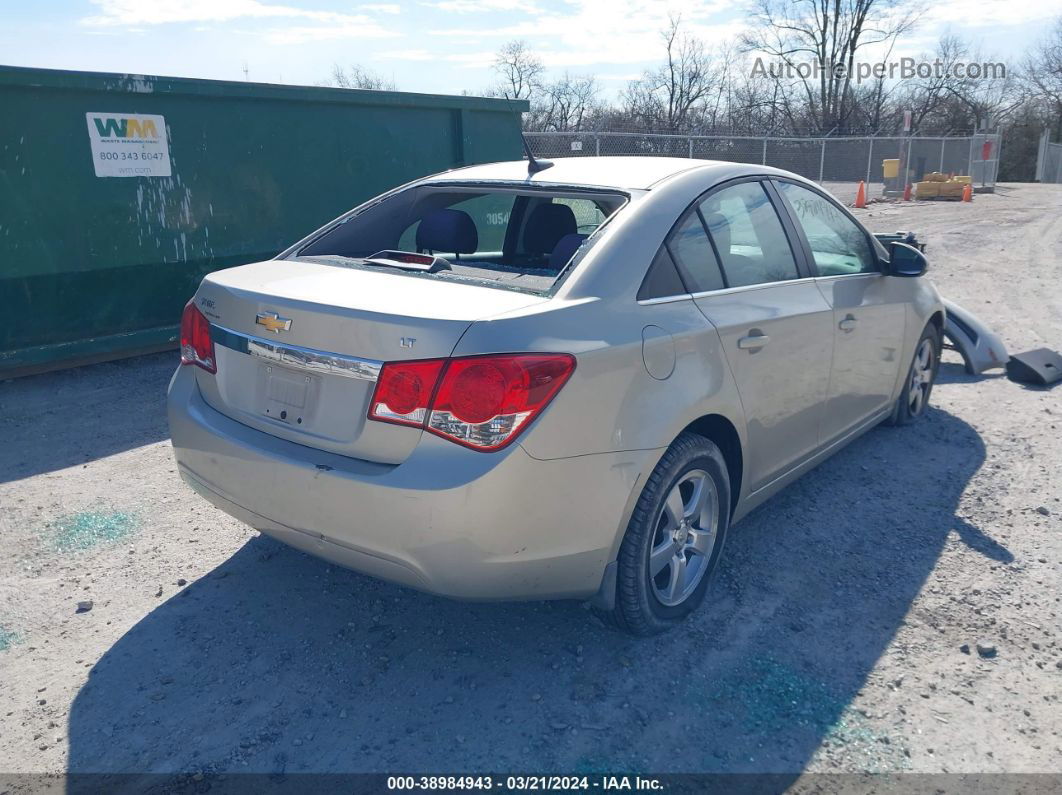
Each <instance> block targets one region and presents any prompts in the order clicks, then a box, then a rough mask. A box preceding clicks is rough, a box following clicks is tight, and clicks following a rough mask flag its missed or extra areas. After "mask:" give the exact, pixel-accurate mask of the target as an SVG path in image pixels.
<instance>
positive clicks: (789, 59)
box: [742, 0, 920, 132]
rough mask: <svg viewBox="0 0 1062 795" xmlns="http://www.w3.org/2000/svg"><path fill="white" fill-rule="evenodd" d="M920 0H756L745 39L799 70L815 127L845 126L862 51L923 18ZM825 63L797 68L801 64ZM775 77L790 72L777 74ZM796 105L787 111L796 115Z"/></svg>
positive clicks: (754, 48)
mask: <svg viewBox="0 0 1062 795" xmlns="http://www.w3.org/2000/svg"><path fill="white" fill-rule="evenodd" d="M919 12H920V6H919V5H918V0H755V2H754V4H753V12H752V19H753V27H752V28H751V29H750V30H749V31H748V32H747V33H746V34H745V35H744V36H743V38H742V41H743V43H744V45H745V47H746V48H748V49H749V50H751V51H755V52H759V53H763V54H764V55H766V56H767V57H768V58H770V59H774V60H777V61H778V62H780V63H781V64H784V65H787V66H788V67H790V68H791V69H792V70H794V73H795V75H796V76H795V77H794V78H793V80H794V81H795V82H796V84H797V85H798V86H799V89H800V93H801V95H802V96H801V99H802V102H801V103H800V106H801V107H800V108H799V110H800V111H801V112H802V113H803V114H806V116H807V118H808V122H809V124H810V125H811V126H813V127H816V128H818V130H819V131H822V132H829V131H831V130H834V129H841V128H844V127H846V125H847V124H848V122H849V120H850V117H851V116H852V112H853V109H854V108H853V105H854V102H853V99H854V97H853V91H852V80H853V76H854V75H855V67H856V57H857V55H858V54H859V52H860V51H861V50H864V49H865V48H867V47H870V46H873V45H878V44H882V43H885V44H891V43H893V42H895V41H896V39H897V38H899V37H900V36H901V35H903V34H904V33H906V32H907V31H909V30H910V29H911V28H912V27H913V26H914V24H915V22H916V21H917V19H918V16H919ZM812 61H814V62H816V63H817V65H818V66H819V67H820V68H817V69H811V70H808V69H806V68H805V69H803V70H802V71H796V67H797V66H798V65H799V64H803V65H805V66H810V65H811V62H812ZM771 77H772V78H773V79H775V80H779V81H780V80H785V79H787V78H788V75H779V74H777V73H775V74H772V75H771ZM794 110H795V109H794V108H787V109H786V112H787V114H788V115H790V116H792V117H794V118H796V117H797V113H796V112H794Z"/></svg>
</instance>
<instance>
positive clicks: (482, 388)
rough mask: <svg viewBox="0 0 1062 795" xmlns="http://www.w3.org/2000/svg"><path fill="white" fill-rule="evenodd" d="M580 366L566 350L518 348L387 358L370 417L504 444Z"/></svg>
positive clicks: (456, 438) (475, 443)
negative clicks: (464, 354)
mask: <svg viewBox="0 0 1062 795" xmlns="http://www.w3.org/2000/svg"><path fill="white" fill-rule="evenodd" d="M574 369H575V357H574V356H571V355H569V354H566V353H513V354H491V355H488V356H469V357H465V358H458V359H427V360H421V361H414V362H388V363H387V364H385V365H384V366H383V368H382V369H381V370H380V378H379V380H378V381H377V384H376V390H375V392H374V393H373V396H372V401H371V403H370V405H369V419H373V420H382V421H383V422H395V423H399V424H401V425H413V426H418V427H423V428H426V429H427V430H429V431H431V432H432V433H434V434H437V435H439V436H442V437H443V438H445V439H449V440H451V441H453V442H457V443H458V444H462V445H465V446H466V447H471V448H472V449H474V450H499V449H501V448H502V447H505V446H506V445H507V444H509V443H510V442H512V441H513V440H514V439H516V437H517V436H519V435H520V432H521V431H522V430H523V429H524V428H525V427H527V425H529V424H530V423H531V421H532V420H533V419H534V418H535V416H536V415H538V413H539V412H541V411H542V409H544V408H545V407H546V406H547V405H548V404H549V402H550V400H552V399H553V396H554V395H556V394H557V392H558V391H559V390H560V388H561V387H562V386H564V382H565V381H567V380H568V377H569V376H570V375H571V374H572V371H573V370H574Z"/></svg>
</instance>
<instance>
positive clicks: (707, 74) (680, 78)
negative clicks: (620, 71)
mask: <svg viewBox="0 0 1062 795" xmlns="http://www.w3.org/2000/svg"><path fill="white" fill-rule="evenodd" d="M661 37H662V38H663V41H664V53H665V60H664V63H663V65H661V66H660V67H658V68H656V69H651V70H648V71H646V72H645V74H644V75H643V76H642V77H641V78H640V79H638V80H634V81H631V83H630V84H629V85H628V86H627V89H626V90H625V91H624V94H623V104H624V109H625V111H626V113H627V115H628V116H629V117H630V118H631V119H632V121H636V122H640V123H641V124H643V125H645V126H646V128H647V129H656V130H659V131H661V132H669V133H674V132H686V131H688V130H689V129H690V128H691V127H693V126H695V124H696V123H697V122H699V121H701V115H702V114H703V112H704V110H705V106H706V104H707V102H708V101H709V99H710V98H711V97H712V95H713V92H714V90H715V89H716V88H717V87H718V85H719V83H720V79H719V76H718V75H717V74H716V72H715V69H714V63H713V60H712V58H711V56H710V55H709V54H708V53H707V51H706V50H705V49H704V44H703V43H702V42H701V41H700V40H698V39H695V38H693V37H692V36H689V35H687V34H686V33H685V32H684V31H683V30H682V20H681V17H677V16H675V17H671V19H670V21H669V24H668V26H667V27H666V28H665V29H664V30H663V31H662V32H661Z"/></svg>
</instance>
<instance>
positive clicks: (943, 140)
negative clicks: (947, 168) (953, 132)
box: [937, 138, 948, 174]
mask: <svg viewBox="0 0 1062 795" xmlns="http://www.w3.org/2000/svg"><path fill="white" fill-rule="evenodd" d="M947 142H948V139H947V138H941V139H940V168H938V169H937V171H939V172H940V173H941V174H943V173H944V144H946V143H947Z"/></svg>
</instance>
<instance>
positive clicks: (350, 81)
mask: <svg viewBox="0 0 1062 795" xmlns="http://www.w3.org/2000/svg"><path fill="white" fill-rule="evenodd" d="M322 85H326V86H335V87H336V88H360V89H367V90H370V91H395V90H396V88H397V87H396V86H395V81H394V80H388V79H387V78H385V77H383V76H382V75H380V74H378V73H376V72H374V71H372V70H371V69H367V68H366V67H364V66H359V65H358V64H354V65H353V66H350V67H348V68H343V67H342V66H340V65H339V64H335V65H334V66H333V67H332V76H331V78H329V79H328V80H326V81H325V82H324V83H323V84H322Z"/></svg>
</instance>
